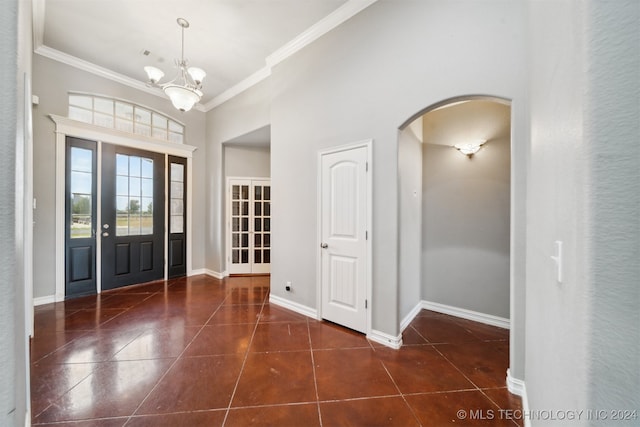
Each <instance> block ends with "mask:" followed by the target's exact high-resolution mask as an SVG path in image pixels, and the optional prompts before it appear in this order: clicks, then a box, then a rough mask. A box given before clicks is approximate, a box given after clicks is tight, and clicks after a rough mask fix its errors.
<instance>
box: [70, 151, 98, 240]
mask: <svg viewBox="0 0 640 427" xmlns="http://www.w3.org/2000/svg"><path fill="white" fill-rule="evenodd" d="M69 161H70V169H71V173H70V176H69V179H70V180H71V182H70V185H69V188H70V190H71V194H70V195H69V196H70V198H71V200H70V203H71V218H70V220H71V224H70V238H72V239H78V238H87V237H91V235H92V232H91V230H92V229H93V223H92V220H91V219H92V215H91V214H92V212H93V206H91V199H92V194H93V173H92V170H93V151H92V150H89V149H86V148H79V147H71V153H70V159H69Z"/></svg>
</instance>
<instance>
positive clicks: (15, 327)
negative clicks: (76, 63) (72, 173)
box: [0, 0, 32, 427]
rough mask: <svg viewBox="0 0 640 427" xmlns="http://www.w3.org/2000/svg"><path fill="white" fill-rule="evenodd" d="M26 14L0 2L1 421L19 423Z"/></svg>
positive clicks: (24, 360)
mask: <svg viewBox="0 0 640 427" xmlns="http://www.w3.org/2000/svg"><path fill="white" fill-rule="evenodd" d="M30 17H31V8H30V3H27V2H17V1H14V0H9V1H4V2H2V4H1V5H0V57H1V58H2V60H1V61H0V89H1V90H2V93H3V97H2V101H1V102H0V198H2V204H0V218H2V221H0V254H2V262H1V263H0V342H1V343H2V345H1V346H0V425H3V426H20V427H22V426H24V425H25V419H26V418H27V411H28V410H29V406H30V404H29V398H28V396H29V365H28V358H29V353H28V352H29V347H28V333H29V332H28V327H27V324H26V313H25V309H26V304H25V284H26V278H25V274H24V263H25V259H24V255H25V254H24V245H25V243H27V242H26V241H25V238H28V236H26V234H27V233H25V229H26V227H27V226H28V224H25V222H24V218H25V210H24V208H25V203H23V202H24V197H23V194H25V191H26V190H27V188H28V186H29V180H30V178H29V177H28V176H25V174H24V171H25V166H28V164H26V163H28V162H25V159H26V158H27V157H28V156H27V152H28V151H29V149H30V132H29V129H28V109H30V104H31V100H30V97H29V95H28V93H27V94H26V95H27V96H26V99H25V84H24V83H25V76H26V77H27V79H28V78H29V77H30V74H31V58H30V55H28V54H25V53H26V52H30V51H31V46H32V43H31V26H30ZM26 92H28V88H27V90H26ZM25 113H27V114H25ZM25 125H27V126H25ZM26 205H27V206H28V204H26ZM27 255H28V254H27ZM29 303H30V301H29Z"/></svg>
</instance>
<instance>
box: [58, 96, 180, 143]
mask: <svg viewBox="0 0 640 427" xmlns="http://www.w3.org/2000/svg"><path fill="white" fill-rule="evenodd" d="M69 118H70V119H73V120H78V121H80V122H84V123H90V124H94V125H98V126H103V127H106V128H111V129H117V130H119V131H122V132H128V133H131V134H135V135H144V136H147V137H150V138H155V139H160V140H162V141H169V142H175V143H178V144H183V143H184V125H182V124H181V123H178V122H176V121H175V120H173V119H171V118H169V117H167V116H165V115H164V114H161V113H158V112H157V111H153V110H151V109H149V108H145V107H141V106H140V105H136V104H132V103H130V102H126V101H122V100H119V99H113V98H108V97H104V96H97V95H87V94H80V93H70V94H69Z"/></svg>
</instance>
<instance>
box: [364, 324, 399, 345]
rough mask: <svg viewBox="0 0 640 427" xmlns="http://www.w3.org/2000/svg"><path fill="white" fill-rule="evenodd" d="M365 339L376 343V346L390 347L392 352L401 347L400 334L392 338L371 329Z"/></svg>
mask: <svg viewBox="0 0 640 427" xmlns="http://www.w3.org/2000/svg"><path fill="white" fill-rule="evenodd" d="M367 339H368V340H371V341H374V342H377V343H378V344H382V345H386V346H387V347H391V348H393V349H394V350H398V349H399V348H400V347H402V334H400V335H398V336H395V337H394V336H393V335H389V334H387V333H385V332H381V331H376V330H375V329H372V330H371V332H369V333H368V334H367Z"/></svg>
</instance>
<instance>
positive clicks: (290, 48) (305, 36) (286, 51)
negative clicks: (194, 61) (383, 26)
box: [204, 0, 378, 111]
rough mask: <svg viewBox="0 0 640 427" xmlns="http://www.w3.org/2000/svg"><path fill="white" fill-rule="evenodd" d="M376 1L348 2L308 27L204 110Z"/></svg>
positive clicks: (256, 80) (260, 77)
mask: <svg viewBox="0 0 640 427" xmlns="http://www.w3.org/2000/svg"><path fill="white" fill-rule="evenodd" d="M376 1H378V0H349V1H347V2H346V3H345V4H343V5H342V6H340V7H339V8H338V9H336V10H335V11H333V12H332V13H330V14H329V15H327V16H325V17H324V18H323V19H321V20H320V21H318V22H317V23H315V24H314V25H312V26H311V27H309V28H308V29H307V30H305V31H304V32H302V33H301V34H300V35H298V36H297V37H296V38H294V39H293V40H291V41H289V42H288V43H286V44H285V45H283V46H282V47H281V48H279V49H278V50H276V51H275V52H273V53H272V54H271V55H269V56H267V58H266V59H265V62H266V63H267V65H266V67H263V68H262V69H260V70H258V71H257V72H255V73H253V74H252V75H251V76H249V77H247V78H246V79H244V80H242V81H241V82H240V83H238V84H236V85H234V86H232V87H230V88H229V89H227V90H226V91H224V92H222V93H221V94H220V95H218V96H216V97H215V98H213V99H212V100H211V101H209V102H207V103H206V104H205V105H204V110H205V111H209V110H212V109H214V108H216V107H217V106H219V105H221V104H223V103H225V102H226V101H228V100H230V99H231V98H233V97H235V96H236V95H239V94H240V93H242V92H244V91H245V90H247V89H249V88H251V87H252V86H254V85H256V84H258V83H260V82H261V81H262V80H264V79H266V78H267V77H269V76H270V75H271V69H272V68H273V67H274V66H275V65H277V64H279V63H280V62H282V61H284V60H285V59H287V58H289V57H290V56H291V55H293V54H294V53H296V52H298V51H299V50H301V49H303V48H304V47H305V46H307V45H309V44H311V43H313V42H314V41H316V40H317V39H319V38H320V37H322V36H323V35H325V34H327V33H328V32H329V31H331V30H333V29H334V28H336V27H337V26H339V25H340V24H342V23H343V22H345V21H347V20H348V19H350V18H352V17H353V16H354V15H356V14H358V13H360V12H361V11H362V10H364V9H366V8H367V7H369V6H371V5H372V4H373V3H375V2H376Z"/></svg>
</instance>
